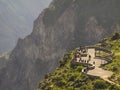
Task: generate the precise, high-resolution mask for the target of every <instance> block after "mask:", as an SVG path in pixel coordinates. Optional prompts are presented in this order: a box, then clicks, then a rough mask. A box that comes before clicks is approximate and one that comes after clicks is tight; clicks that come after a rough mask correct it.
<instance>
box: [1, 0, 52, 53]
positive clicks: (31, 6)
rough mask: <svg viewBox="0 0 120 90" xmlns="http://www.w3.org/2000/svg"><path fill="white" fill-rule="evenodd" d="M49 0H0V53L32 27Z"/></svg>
mask: <svg viewBox="0 0 120 90" xmlns="http://www.w3.org/2000/svg"><path fill="white" fill-rule="evenodd" d="M50 1H51V0H45V1H44V0H1V1H0V54H2V53H4V52H6V51H9V50H12V49H13V48H14V46H15V45H16V43H17V39H18V38H24V37H25V36H26V35H28V34H30V33H31V32H32V29H33V21H34V20H35V19H36V18H37V17H38V15H39V13H40V12H41V11H42V10H43V9H44V8H45V7H47V6H48V4H49V3H50Z"/></svg>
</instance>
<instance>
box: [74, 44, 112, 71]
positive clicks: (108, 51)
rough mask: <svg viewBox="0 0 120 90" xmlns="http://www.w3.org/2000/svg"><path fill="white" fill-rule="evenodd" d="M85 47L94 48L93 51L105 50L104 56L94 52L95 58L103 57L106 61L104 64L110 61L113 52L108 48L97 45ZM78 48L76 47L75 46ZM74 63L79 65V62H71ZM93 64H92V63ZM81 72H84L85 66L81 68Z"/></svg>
mask: <svg viewBox="0 0 120 90" xmlns="http://www.w3.org/2000/svg"><path fill="white" fill-rule="evenodd" d="M85 48H87V49H90V48H94V49H95V52H96V51H103V52H106V53H108V55H105V56H100V55H99V56H97V55H96V54H95V57H96V58H101V59H104V60H105V61H107V63H105V64H108V63H111V62H112V57H113V55H114V54H113V52H112V51H110V50H108V49H106V48H103V47H98V46H85ZM77 49H78V48H77ZM73 63H74V64H78V65H81V63H77V62H73ZM82 64H87V63H82ZM105 64H102V65H105ZM92 66H93V65H92ZM88 70H89V68H88ZM82 72H83V73H86V67H85V68H84V69H82Z"/></svg>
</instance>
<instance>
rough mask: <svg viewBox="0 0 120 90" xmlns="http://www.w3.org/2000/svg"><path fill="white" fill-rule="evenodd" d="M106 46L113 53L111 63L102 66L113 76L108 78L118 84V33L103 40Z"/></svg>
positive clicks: (119, 39) (119, 54)
mask: <svg viewBox="0 0 120 90" xmlns="http://www.w3.org/2000/svg"><path fill="white" fill-rule="evenodd" d="M104 42H105V43H106V46H105V47H107V46H110V47H109V49H110V50H111V51H112V52H113V53H114V56H113V62H112V63H110V64H107V65H106V66H104V67H103V68H104V69H107V70H110V71H112V72H113V73H114V74H113V75H112V77H111V78H110V79H111V80H112V81H114V82H116V83H117V84H120V33H115V34H114V35H113V36H112V37H110V38H107V39H104Z"/></svg>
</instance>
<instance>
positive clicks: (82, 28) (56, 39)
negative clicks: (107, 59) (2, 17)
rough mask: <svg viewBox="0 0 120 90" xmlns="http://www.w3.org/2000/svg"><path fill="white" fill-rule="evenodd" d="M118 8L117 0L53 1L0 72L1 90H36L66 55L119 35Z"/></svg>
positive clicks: (19, 41) (119, 13)
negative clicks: (46, 75)
mask: <svg viewBox="0 0 120 90" xmlns="http://www.w3.org/2000/svg"><path fill="white" fill-rule="evenodd" d="M119 4H120V1H119V0H106V1H105V0H100V1H98V0H91V1H90V0H53V3H52V4H51V5H50V6H49V7H48V8H47V9H45V10H44V11H43V12H42V13H41V15H40V16H39V17H38V18H37V19H36V20H35V22H34V28H33V32H32V33H31V35H29V36H27V37H26V38H25V39H19V40H18V43H17V46H16V47H15V48H14V50H13V51H12V53H11V55H10V60H9V61H8V63H7V67H6V68H3V69H2V70H1V71H0V90H35V89H36V88H37V86H38V84H39V82H40V80H42V79H43V78H44V75H45V74H47V73H49V72H52V71H53V70H54V69H56V68H57V66H58V62H59V60H60V58H61V57H62V56H63V55H64V53H65V52H67V51H69V50H71V49H73V48H76V47H78V46H80V45H89V44H95V43H97V42H99V40H101V39H102V38H103V37H106V36H108V35H110V34H112V33H113V32H115V31H120V28H119V27H120V12H119V8H120V7H119Z"/></svg>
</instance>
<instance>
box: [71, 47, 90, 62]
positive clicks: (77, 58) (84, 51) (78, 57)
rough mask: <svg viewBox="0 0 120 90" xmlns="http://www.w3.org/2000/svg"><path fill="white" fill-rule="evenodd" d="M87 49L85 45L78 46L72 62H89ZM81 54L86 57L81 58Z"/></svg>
mask: <svg viewBox="0 0 120 90" xmlns="http://www.w3.org/2000/svg"><path fill="white" fill-rule="evenodd" d="M87 52H88V49H87V48H86V47H79V49H76V54H75V56H74V58H73V60H74V62H80V63H89V61H90V59H91V55H89V56H88V53H87ZM83 55H85V57H86V58H87V57H88V59H82V57H83Z"/></svg>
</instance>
